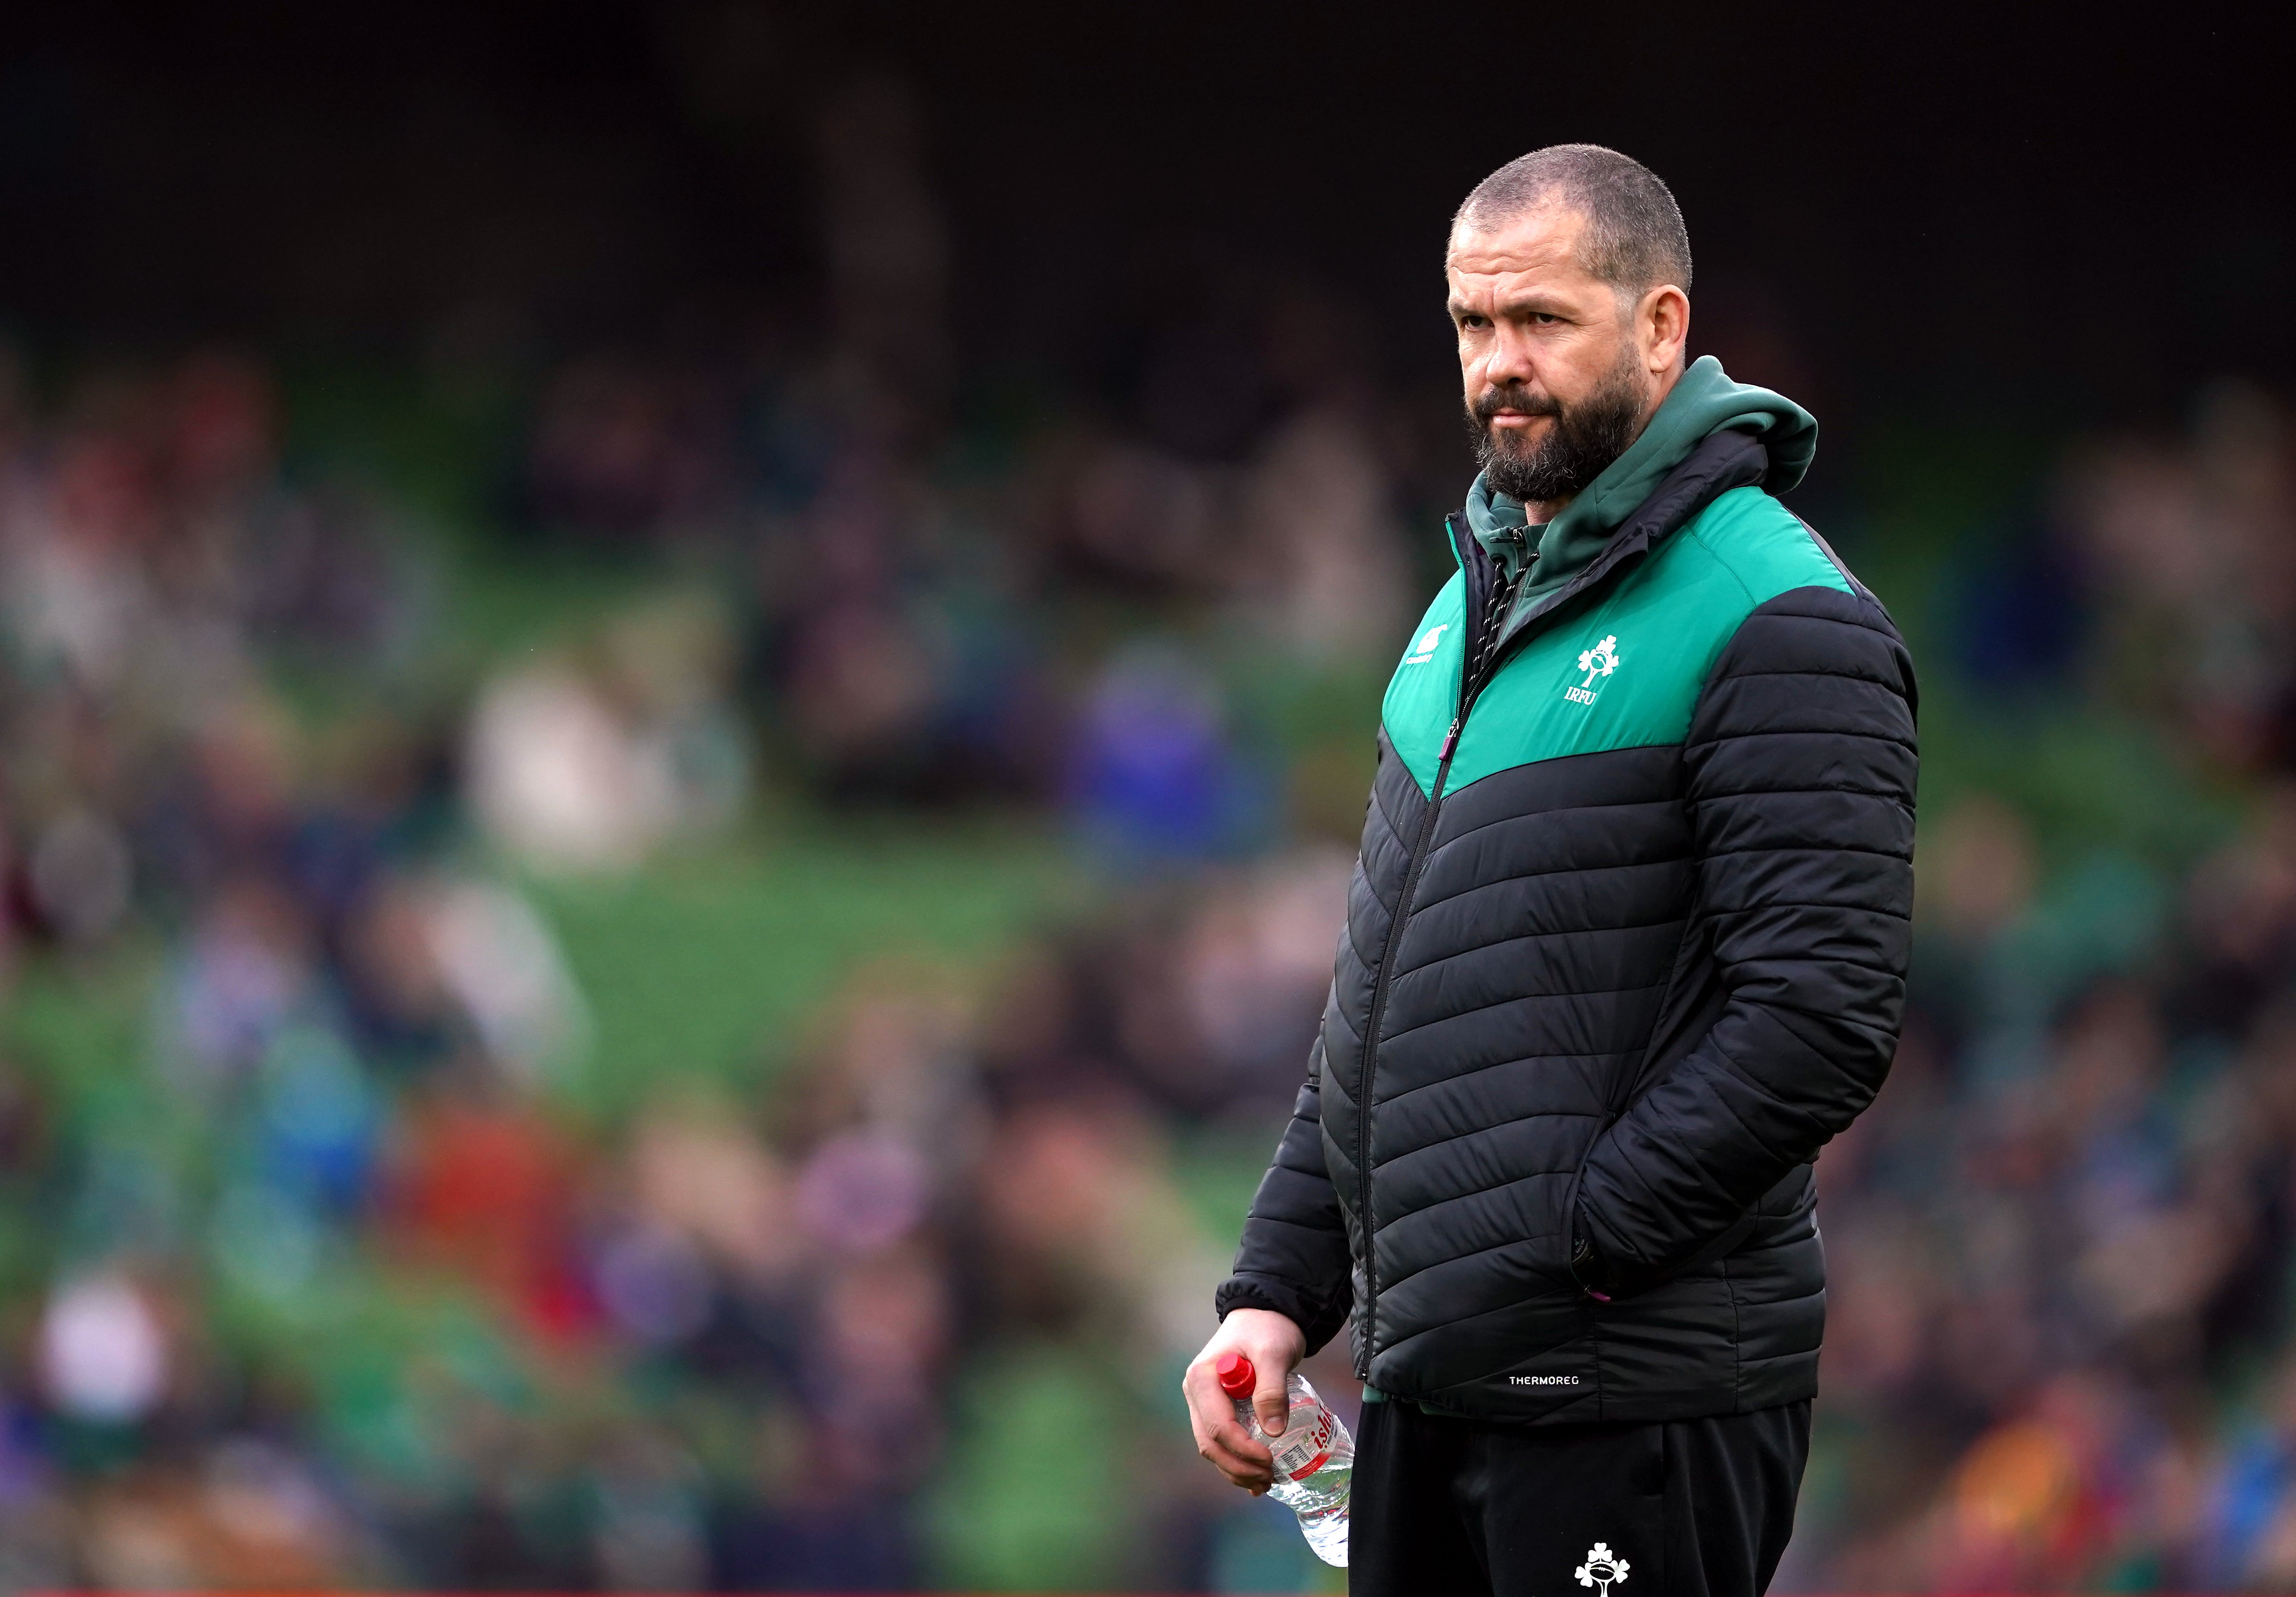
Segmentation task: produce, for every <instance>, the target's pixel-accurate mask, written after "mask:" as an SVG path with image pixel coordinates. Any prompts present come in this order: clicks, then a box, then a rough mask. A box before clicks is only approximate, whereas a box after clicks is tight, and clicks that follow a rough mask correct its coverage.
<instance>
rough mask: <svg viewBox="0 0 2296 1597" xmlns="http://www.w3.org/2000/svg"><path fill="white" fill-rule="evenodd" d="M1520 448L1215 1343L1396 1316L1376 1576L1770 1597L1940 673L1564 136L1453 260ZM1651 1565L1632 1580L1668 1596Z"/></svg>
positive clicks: (1461, 298)
mask: <svg viewBox="0 0 2296 1597" xmlns="http://www.w3.org/2000/svg"><path fill="white" fill-rule="evenodd" d="M1447 274H1448V278H1449V283H1450V309H1451V319H1452V322H1453V323H1454V324H1455V326H1456V329H1457V332H1458V340H1459V365H1460V371H1461V373H1462V374H1463V376H1464V380H1465V393H1466V403H1467V410H1468V414H1469V417H1470V419H1471V422H1472V426H1473V429H1474V432H1475V439H1476V444H1477V448H1478V452H1479V455H1480V462H1481V466H1482V471H1481V474H1480V476H1479V477H1478V478H1477V479H1476V480H1475V483H1474V487H1473V489H1472V492H1471V493H1470V495H1469V496H1468V500H1467V504H1466V509H1465V514H1464V518H1463V519H1459V518H1455V519H1454V520H1453V521H1452V522H1451V524H1450V527H1449V530H1450V533H1451V542H1452V548H1453V553H1455V554H1456V557H1457V560H1458V562H1459V571H1458V574H1457V575H1456V576H1455V577H1453V578H1452V579H1451V580H1450V582H1449V583H1448V584H1447V586H1445V587H1444V588H1443V590H1442V592H1441V593H1440V594H1438V595H1437V596H1436V599H1435V602H1434V603H1433V605H1432V606H1431V607H1430V609H1429V610H1428V611H1427V614H1426V616H1425V617H1424V618H1423V619H1422V620H1421V622H1420V624H1419V626H1418V627H1417V628H1416V629H1415V631H1414V633H1413V634H1412V642H1411V643H1410V646H1409V647H1408V648H1407V649H1406V651H1405V653H1404V655H1403V659H1402V662H1401V663H1400V664H1399V665H1398V667H1396V672H1395V676H1394V678H1393V681H1392V683H1391V684H1390V686H1389V688H1388V692H1387V698H1386V701H1385V704H1384V706H1383V708H1382V717H1381V718H1382V727H1381V733H1380V740H1379V768H1378V774H1377V776H1376V778H1375V779H1374V784H1373V790H1372V798H1371V804H1370V807H1369V809H1368V813H1367V815H1366V816H1365V824H1364V842H1363V856H1362V860H1361V864H1359V866H1358V868H1357V873H1356V878H1355V883H1354V887H1353V890H1352V893H1351V896H1350V899H1349V914H1348V925H1347V930H1346V935H1345V936H1343V937H1342V938H1341V940H1340V946H1339V956H1338V970H1337V973H1336V977H1335V979H1334V981H1333V988H1332V995H1331V1000H1330V1003H1329V1005H1328V1007H1327V1008H1326V1009H1325V1011H1324V1024H1323V1032H1322V1035H1321V1036H1320V1038H1319V1040H1318V1042H1317V1044H1316V1048H1315V1051H1314V1052H1313V1054H1312V1056H1311V1058H1310V1061H1309V1064H1308V1083H1307V1085H1306V1086H1305V1087H1304V1088H1303V1089H1302V1090H1301V1092H1300V1101H1299V1106H1298V1109H1297V1111H1296V1113H1295V1115H1294V1117H1293V1119H1292V1124H1291V1126H1290V1128H1289V1129H1288V1130H1287V1131H1286V1133H1285V1134H1284V1136H1283V1142H1282V1144H1281V1145H1280V1146H1279V1148H1278V1149H1277V1151H1276V1155H1275V1163H1274V1165H1273V1167H1271V1168H1270V1169H1269V1170H1268V1172H1267V1178H1266V1180H1265V1181H1264V1182H1263V1183H1261V1185H1260V1188H1259V1195H1258V1197H1257V1198H1256V1199H1255V1200H1253V1203H1252V1206H1251V1216H1250V1218H1249V1219H1248V1220H1247V1221H1246V1223H1245V1226H1244V1233H1243V1241H1242V1248H1241V1249H1240V1251H1239V1252H1238V1254H1237V1257H1236V1265H1235V1274H1234V1275H1233V1276H1232V1277H1231V1278H1230V1279H1229V1280H1228V1281H1227V1282H1226V1284H1225V1285H1223V1286H1222V1287H1221V1288H1220V1290H1219V1294H1218V1308H1219V1310H1220V1312H1221V1314H1222V1316H1223V1318H1222V1322H1221V1325H1220V1329H1219V1331H1218V1334H1217V1335H1215V1336H1214V1337H1213V1338H1212V1339H1211V1341H1210V1343H1209V1344H1208V1345H1207V1346H1206V1347H1205V1348H1204V1350H1203V1352H1202V1354H1201V1355H1199V1357H1198V1358H1197V1359H1196V1361H1195V1363H1194V1364H1192V1365H1191V1366H1190V1367H1189V1370H1188V1372H1187V1376H1186V1378H1185V1391H1186V1395H1187V1399H1188V1404H1189V1408H1190V1411H1191V1413H1192V1416H1193V1421H1194V1426H1195V1431H1196V1439H1197V1443H1198V1445H1199V1446H1200V1447H1201V1449H1202V1451H1203V1453H1204V1454H1205V1456H1206V1457H1208V1458H1210V1460H1211V1461H1212V1462H1214V1463H1216V1464H1218V1466H1219V1468H1220V1469H1221V1470H1224V1471H1225V1472H1226V1474H1227V1476H1228V1477H1229V1478H1231V1479H1233V1480H1234V1481H1235V1482H1236V1483H1237V1484H1238V1485H1240V1486H1247V1487H1250V1488H1251V1489H1252V1490H1254V1491H1259V1490H1262V1489H1265V1487H1266V1486H1267V1482H1268V1469H1269V1458H1268V1454H1267V1449H1266V1448H1265V1447H1263V1446H1261V1445H1259V1444H1258V1443H1256V1442H1254V1441H1253V1440H1252V1439H1251V1437H1250V1435H1249V1433H1248V1432H1247V1431H1246V1430H1245V1429H1243V1428H1242V1427H1241V1426H1239V1425H1238V1424H1237V1423H1236V1421H1235V1419H1234V1412H1233V1410H1232V1408H1231V1407H1230V1405H1228V1403H1227V1402H1226V1400H1225V1399H1224V1398H1223V1396H1222V1395H1221V1393H1220V1391H1219V1388H1218V1381H1217V1380H1216V1379H1215V1378H1214V1376H1213V1373H1212V1365H1213V1364H1214V1362H1215V1361H1216V1360H1217V1359H1218V1357H1219V1356H1220V1355H1222V1354H1224V1353H1226V1352H1229V1351H1231V1350H1233V1351H1238V1352H1241V1353H1243V1354H1245V1355H1248V1356H1249V1357H1250V1358H1251V1361H1252V1364H1253V1365H1254V1367H1255V1368H1256V1369H1257V1370H1258V1372H1259V1388H1258V1390H1257V1393H1256V1395H1255V1404H1256V1409H1257V1412H1258V1413H1259V1416H1260V1419H1261V1424H1262V1425H1263V1426H1264V1427H1266V1428H1267V1429H1268V1430H1270V1431H1271V1432H1273V1431H1275V1429H1277V1428H1278V1427H1279V1426H1280V1425H1281V1423H1282V1416H1283V1403H1282V1399H1281V1396H1280V1394H1281V1391H1282V1384H1283V1376H1284V1373H1285V1372H1287V1371H1288V1370H1290V1369H1291V1368H1292V1366H1293V1365H1294V1364H1297V1363H1298V1362H1299V1360H1300V1358H1301V1356H1303V1355H1305V1354H1307V1353H1309V1352H1312V1351H1314V1350H1315V1349H1316V1347H1320V1346H1321V1345H1322V1344H1323V1343H1324V1342H1325V1341H1326V1340H1328V1339H1330V1338H1332V1337H1333V1335H1334V1334H1335V1333H1336V1332H1337V1331H1339V1329H1340V1327H1341V1324H1342V1323H1346V1324H1348V1325H1349V1328H1350V1336H1351V1341H1352V1345H1353V1349H1354V1354H1355V1368H1356V1372H1357V1374H1358V1375H1359V1376H1361V1377H1362V1378H1364V1380H1365V1382H1366V1386H1365V1393H1364V1396H1365V1408H1364V1411H1363V1423H1362V1426H1361V1435H1360V1437H1359V1438H1358V1440H1357V1460H1356V1466H1355V1477H1354V1500H1353V1503H1352V1506H1351V1509H1350V1520H1351V1537H1352V1550H1351V1565H1352V1568H1351V1572H1350V1589H1351V1590H1353V1591H1355V1592H1357V1593H1377V1594H1382V1597H1383V1594H1386V1593H1415V1594H1423V1597H1450V1594H1452V1593H1495V1594H1497V1597H1515V1594H1517V1593H1538V1594H1539V1597H1557V1594H1558V1593H1562V1592H1563V1591H1565V1590H1566V1589H1567V1590H1571V1591H1581V1590H1584V1591H1593V1590H1595V1588H1597V1587H1599V1588H1600V1590H1601V1592H1602V1593H1603V1597H1611V1592H1612V1588H1613V1587H1618V1588H1620V1590H1619V1592H1618V1594H1617V1597H1661V1593H1699V1594H1705V1593H1712V1594H1714V1597H1724V1594H1738V1593H1744V1594H1747V1597H1751V1594H1752V1593H1759V1592H1760V1591H1761V1590H1763V1589H1764V1587H1765V1586H1766V1585H1767V1583H1768V1581H1769V1578H1770V1576H1771V1574H1772V1572H1773V1571H1774V1570H1775V1568H1776V1566H1777V1561H1778V1557H1779V1554H1780V1553H1781V1552H1782V1551H1783V1550H1784V1544H1785V1541H1786V1538H1787V1536H1788V1534H1789V1532H1790V1531H1791V1530H1792V1522H1793V1500H1794V1495H1795V1492H1796V1490H1797V1489H1798V1487H1799V1486H1800V1478H1801V1471H1802V1466H1803V1462H1804V1460H1805V1457H1806V1455H1807V1452H1808V1436H1809V1404H1810V1398H1811V1396H1812V1395H1813V1394H1814V1392H1815V1391H1816V1378H1817V1349H1818V1340H1819V1336H1820V1333H1821V1331H1822V1328H1823V1323H1824V1315H1825V1263H1824V1258H1823V1256H1822V1254H1821V1251H1820V1248H1819V1243H1818V1236H1817V1228H1816V1221H1815V1217H1814V1213H1813V1208H1814V1196H1813V1189H1812V1183H1811V1160H1812V1159H1814V1158H1815V1157H1816V1153H1817V1151H1818V1150H1819V1148H1820V1147H1821V1146H1822V1145H1824V1143H1825V1142H1826V1140H1827V1139H1828V1138H1830V1137H1832V1136H1833V1135H1834V1134H1837V1133H1838V1132H1840V1131H1841V1129H1842V1128H1843V1127H1844V1126H1848V1125H1849V1122H1850V1120H1851V1119H1852V1118H1854V1117H1856V1115H1857V1113H1858V1111H1859V1110H1863V1109H1864V1108H1865V1107H1866V1104H1867V1103H1868V1102H1871V1101H1872V1099H1873V1096H1874V1093H1875V1091H1876V1090H1877V1089H1878V1088H1879V1087H1880V1085H1881V1083H1882V1077H1883V1075H1884V1073H1885V1072H1886V1071H1887V1069H1888V1068H1889V1063H1890V1055H1891V1053H1892V1052H1893V1051H1894V1050H1895V1047H1896V1044H1897V1033H1898V1018H1899V1013H1900V1010H1901V1007H1902V1003H1903V995H1904V986H1905V984H1904V977H1905V970H1906V958H1907V930H1908V926H1907V916H1908V913H1910V911H1911V908H1912V896H1913V871H1912V855H1913V839H1914V774H1915V733H1914V711H1915V686H1914V675H1913V667H1912V663H1911V661H1910V660H1909V659H1907V653H1906V650H1905V647H1904V644H1903V643H1901V642H1900V641H1899V639H1898V634H1897V632H1896V629H1895V628H1894V627H1892V626H1891V625H1890V618H1889V617H1888V616H1887V615H1886V614H1884V613H1883V611H1882V607H1881V605H1880V604H1879V603H1878V602H1875V600H1874V596H1873V595H1872V594H1870V593H1868V592H1867V591H1866V589H1865V588H1864V587H1863V586H1860V585H1859V583H1858V582H1857V579H1856V578H1855V577H1852V576H1850V574H1849V571H1848V570H1847V569H1844V568H1843V567H1842V566H1841V562H1840V561H1837V560H1836V559H1835V558H1834V557H1833V553H1832V551H1831V550H1829V549H1828V548H1827V547H1826V545H1825V543H1824V542H1823V541H1821V540H1820V539H1819V538H1818V537H1817V536H1816V534H1815V533H1813V532H1812V531H1811V530H1810V529H1809V528H1808V527H1807V526H1805V525H1804V524H1803V523H1802V522H1801V521H1800V520H1798V519H1797V518H1796V517H1795V516H1794V515H1793V514H1792V512H1789V511H1788V510H1786V509H1785V507H1784V505H1782V504H1779V503H1778V501H1777V500H1776V499H1775V498H1774V497H1772V495H1774V494H1779V493H1784V492H1785V491H1786V490H1788V489H1790V488H1792V487H1794V485H1795V484H1797V483H1798V482H1800V480H1801V478H1802V474H1803V472H1804V471H1806V470H1807V469H1808V465H1809V462H1810V457H1811V455H1812V452H1813V448H1814V443H1815V438H1816V423H1815V422H1813V421H1812V420H1811V419H1810V417H1809V415H1808V413H1806V412H1805V411H1803V410H1802V409H1801V408H1800V406H1799V405H1795V404H1793V403H1792V401H1790V400H1788V399H1785V398H1783V397H1779V396H1778V395H1776V394H1773V393H1769V392H1767V391H1765V390H1763V389H1753V388H1746V387H1743V386H1741V385H1739V384H1737V383H1734V382H1732V381H1730V380H1729V379H1728V378H1727V377H1726V376H1724V375H1723V373H1722V369H1721V367H1720V366H1719V365H1718V364H1716V363H1715V362H1714V361H1713V360H1712V359H1711V358H1710V357H1709V358H1706V359H1702V360H1700V361H1698V362H1696V363H1695V364H1690V365H1688V366H1687V368H1685V353H1684V344H1685V339H1686V337H1687V335H1688V332H1689V328H1690V301H1689V296H1688V290H1689V287H1690V248H1689V240H1688V237H1687V235H1686V234H1685V231H1684V229H1683V225H1682V217H1681V213H1680V212H1679V211H1678V210H1677V209H1676V206H1675V202H1674V199H1673V196H1672V195H1671V194H1669V192H1668V191H1667V189H1666V186H1665V184H1662V183H1661V182H1660V181H1659V180H1658V178H1657V177H1656V176H1653V175H1652V174H1651V173H1650V172H1649V171H1648V170H1646V169H1645V168H1643V167H1641V166H1640V165H1638V164H1637V163H1636V162H1634V161H1632V160H1628V159H1627V158H1626V157H1625V156H1622V155H1619V154H1616V153H1614V152H1611V151H1608V150H1603V149H1599V148H1596V147H1595V146H1592V145H1586V144H1564V145H1557V146H1554V147H1553V148H1551V149H1546V150H1540V151H1538V152H1533V153H1532V154H1529V155H1527V156H1524V157H1523V158H1522V159H1521V160H1517V161H1514V162H1513V163H1511V164H1509V165H1508V166H1505V167H1503V168H1500V169H1499V170H1498V171H1497V172H1496V173H1494V174H1492V176H1490V177H1488V179H1486V180H1485V181H1484V182H1483V184H1481V186H1480V187H1479V188H1477V189H1476V190H1475V192H1473V193H1472V194H1471V195H1469V196H1468V198H1467V201H1466V203H1465V204H1464V206H1462V207H1461V208H1460V210H1459V213H1458V216H1457V217H1456V221H1455V223H1454V225H1453V227H1452V232H1451V237H1450V246H1449V251H1448V256H1447ZM1629 1583H1630V1584H1629Z"/></svg>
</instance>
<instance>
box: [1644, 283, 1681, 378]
mask: <svg viewBox="0 0 2296 1597" xmlns="http://www.w3.org/2000/svg"><path fill="white" fill-rule="evenodd" d="M1635 338H1636V342H1638V343H1639V344H1641V346H1642V352H1643V364H1644V366H1645V367H1646V368H1647V369H1648V370H1649V372H1650V373H1651V375H1652V376H1653V377H1659V376H1663V375H1664V374H1665V373H1669V372H1671V371H1674V370H1675V369H1676V368H1677V367H1679V366H1680V365H1681V364H1682V357H1683V352H1684V350H1685V348H1687V347H1688V345H1689V343H1690V296H1689V295H1687V294H1685V293H1684V292H1683V291H1681V290H1680V289H1678V288H1677V287H1675V286H1674V284H1672V283H1661V284H1659V286H1658V287H1656V288H1654V289H1652V290H1651V291H1649V292H1648V293H1646V294H1644V296H1643V299H1642V303H1641V304H1640V305H1638V306H1636V307H1635Z"/></svg>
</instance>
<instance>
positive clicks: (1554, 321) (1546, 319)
mask: <svg viewBox="0 0 2296 1597" xmlns="http://www.w3.org/2000/svg"><path fill="white" fill-rule="evenodd" d="M1530 319H1531V321H1532V323H1534V324H1536V325H1538V326H1540V327H1554V326H1556V325H1558V324H1559V323H1561V322H1562V317H1561V316H1558V315H1555V314H1554V312H1553V311H1546V310H1538V311H1533V312H1531V314H1530Z"/></svg>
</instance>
